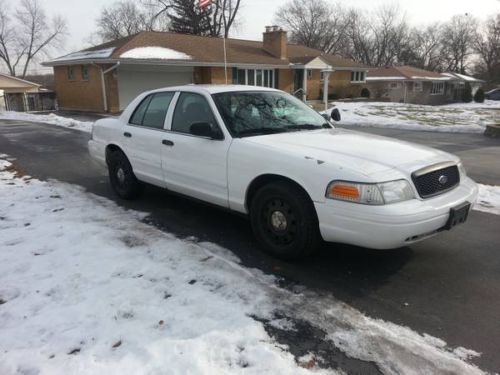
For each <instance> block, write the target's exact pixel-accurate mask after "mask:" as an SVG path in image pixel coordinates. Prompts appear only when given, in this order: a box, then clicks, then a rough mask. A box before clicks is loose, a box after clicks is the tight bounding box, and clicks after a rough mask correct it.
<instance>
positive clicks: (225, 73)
mask: <svg viewBox="0 0 500 375" xmlns="http://www.w3.org/2000/svg"><path fill="white" fill-rule="evenodd" d="M222 39H223V40H224V42H223V43H224V76H225V78H226V85H227V84H228V82H227V50H226V30H224V35H222Z"/></svg>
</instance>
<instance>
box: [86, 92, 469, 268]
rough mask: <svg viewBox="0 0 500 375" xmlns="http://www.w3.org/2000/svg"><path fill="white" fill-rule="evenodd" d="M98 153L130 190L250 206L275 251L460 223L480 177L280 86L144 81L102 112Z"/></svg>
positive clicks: (375, 239)
mask: <svg viewBox="0 0 500 375" xmlns="http://www.w3.org/2000/svg"><path fill="white" fill-rule="evenodd" d="M89 149H90V153H91V155H92V156H93V157H94V158H95V159H96V160H98V161H100V162H101V163H102V164H104V165H106V166H107V167H108V169H109V177H110V182H111V185H112V187H113V189H114V190H115V191H116V193H117V194H118V196H120V197H121V198H123V199H133V198H136V197H138V195H139V194H140V193H141V191H142V187H143V183H149V184H153V185H157V186H160V187H163V188H166V189H168V190H171V191H174V192H177V193H181V194H183V195H186V196H189V197H193V198H196V199H199V200H202V201H206V202H209V203H211V204H214V205H217V206H221V207H225V208H228V209H231V210H234V211H237V212H240V213H243V214H246V215H248V216H249V218H250V221H251V225H252V228H253V231H254V233H255V236H256V238H257V239H258V241H259V242H260V243H261V244H262V246H263V247H264V248H265V249H267V250H268V251H269V252H271V253H272V254H274V255H276V256H279V257H282V258H289V259H290V258H297V257H301V256H304V255H308V254H310V253H311V252H312V251H314V250H315V249H316V248H317V247H318V246H319V245H320V244H321V241H322V240H324V241H329V242H341V243H348V244H352V245H358V246H364V247H368V248H374V249H391V248H398V247H402V246H405V245H408V244H411V243H414V242H417V241H420V240H423V239H425V238H428V237H430V236H432V235H435V234H437V233H439V232H440V231H443V230H449V229H451V228H453V227H454V226H455V225H457V224H460V223H463V222H464V221H465V220H466V219H467V216H468V213H469V211H470V209H471V206H472V204H473V203H474V202H475V200H476V198H477V193H478V189H477V186H476V184H475V183H474V182H473V181H472V180H471V179H470V178H468V177H467V175H466V173H465V170H464V168H463V166H462V164H461V162H460V160H459V158H458V157H456V156H454V155H451V154H448V153H445V152H442V151H438V150H434V149H431V148H428V147H423V146H418V145H414V144H411V143H406V142H401V141H397V140H393V139H388V138H383V137H378V136H374V135H368V134H364V133H359V132H354V131H348V130H342V129H336V128H334V126H332V124H331V123H330V121H328V120H326V119H325V118H324V117H323V116H321V115H320V114H318V113H317V112H315V111H314V110H312V109H311V108H309V107H308V106H307V105H306V104H304V103H303V102H301V101H300V100H298V99H296V98H295V97H293V96H291V95H288V94H286V93H284V92H282V91H278V90H274V89H267V88H261V87H249V86H192V85H191V86H182V87H171V88H165V89H161V90H155V91H151V92H147V93H144V94H142V95H140V96H139V97H138V98H136V99H135V100H134V101H133V102H132V103H131V104H130V105H129V106H128V107H127V109H126V110H125V111H124V112H123V114H122V115H121V116H120V117H119V118H114V119H113V118H108V119H103V120H99V121H97V122H96V123H95V125H94V128H93V133H92V139H91V140H90V142H89Z"/></svg>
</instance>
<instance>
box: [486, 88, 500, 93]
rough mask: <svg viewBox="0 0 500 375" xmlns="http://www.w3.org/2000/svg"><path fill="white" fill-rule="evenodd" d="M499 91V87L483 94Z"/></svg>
mask: <svg viewBox="0 0 500 375" xmlns="http://www.w3.org/2000/svg"><path fill="white" fill-rule="evenodd" d="M497 91H500V87H497V88H496V89H493V90H490V91H487V92H485V94H493V93H494V92H497Z"/></svg>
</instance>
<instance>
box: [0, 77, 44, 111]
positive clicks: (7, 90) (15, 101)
mask: <svg viewBox="0 0 500 375" xmlns="http://www.w3.org/2000/svg"><path fill="white" fill-rule="evenodd" d="M39 89H40V85H39V84H36V83H33V82H29V81H26V80H24V79H20V78H17V77H12V76H10V75H8V74H2V73H0V109H2V110H8V111H25V110H27V108H28V106H29V101H31V100H32V99H33V95H31V94H33V93H37V92H38V91H39Z"/></svg>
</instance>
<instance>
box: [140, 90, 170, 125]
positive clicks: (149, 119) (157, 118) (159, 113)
mask: <svg viewBox="0 0 500 375" xmlns="http://www.w3.org/2000/svg"><path fill="white" fill-rule="evenodd" d="M173 97H174V93H172V92H162V93H159V94H154V95H153V98H152V99H151V101H150V102H149V106H148V109H147V110H146V113H145V114H144V120H143V121H142V125H143V126H146V127H148V128H155V129H163V126H164V125H165V117H166V116H167V111H168V107H169V105H170V102H171V101H172V98H173Z"/></svg>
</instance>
